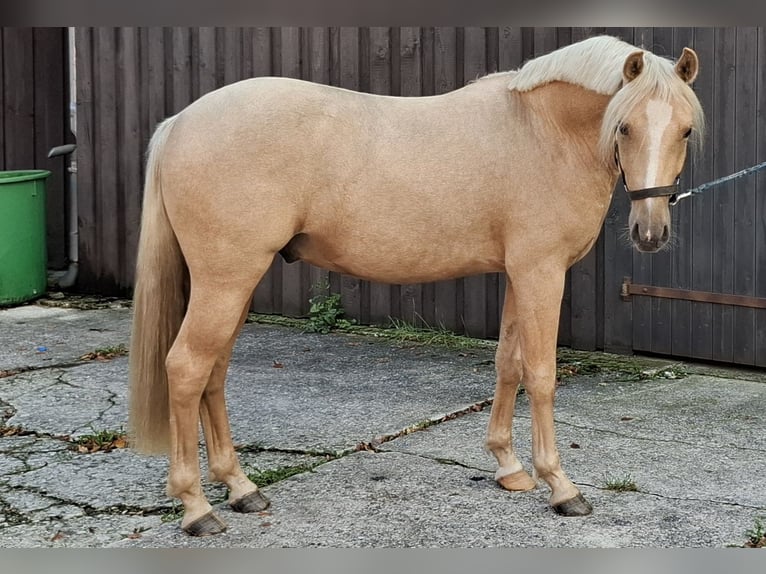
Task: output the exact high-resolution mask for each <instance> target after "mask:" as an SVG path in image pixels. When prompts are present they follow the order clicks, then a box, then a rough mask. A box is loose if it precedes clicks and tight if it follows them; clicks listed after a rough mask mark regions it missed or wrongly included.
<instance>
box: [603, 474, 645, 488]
mask: <svg viewBox="0 0 766 574" xmlns="http://www.w3.org/2000/svg"><path fill="white" fill-rule="evenodd" d="M604 489H605V490H612V491H614V492H638V486H636V482H635V481H634V480H633V477H631V476H630V475H629V474H625V475H623V476H605V477H604Z"/></svg>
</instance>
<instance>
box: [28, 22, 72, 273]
mask: <svg viewBox="0 0 766 574" xmlns="http://www.w3.org/2000/svg"><path fill="white" fill-rule="evenodd" d="M33 41H34V142H35V158H34V166H35V167H37V168H39V169H48V170H50V171H51V175H50V177H48V179H47V180H46V182H45V187H46V226H45V228H46V235H47V238H46V243H47V247H48V267H50V268H53V269H63V268H64V267H65V266H66V263H67V258H66V255H67V253H66V245H67V232H66V209H67V208H66V194H65V193H64V191H65V189H64V185H65V181H66V179H65V174H66V167H67V166H68V164H69V158H62V157H59V158H54V159H48V151H49V150H50V148H52V147H53V146H57V145H61V144H63V143H66V142H68V141H70V138H69V136H68V134H67V131H68V124H69V109H68V108H69V94H68V92H67V90H66V87H67V82H66V79H65V74H66V70H67V60H68V58H67V51H68V48H67V46H68V45H67V42H66V29H64V28H35V29H34V34H33ZM30 71H31V70H30ZM30 165H32V164H30Z"/></svg>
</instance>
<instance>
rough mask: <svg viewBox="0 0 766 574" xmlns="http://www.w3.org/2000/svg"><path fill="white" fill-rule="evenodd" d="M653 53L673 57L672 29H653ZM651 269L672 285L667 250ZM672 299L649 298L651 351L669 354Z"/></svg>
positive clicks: (654, 277)
mask: <svg viewBox="0 0 766 574" xmlns="http://www.w3.org/2000/svg"><path fill="white" fill-rule="evenodd" d="M654 46H655V47H654V50H653V51H654V53H655V54H657V55H658V56H663V57H668V58H671V57H673V53H672V50H673V29H672V28H655V29H654ZM650 257H651V264H652V271H651V279H650V284H651V285H659V286H661V287H670V286H672V279H671V255H670V251H669V250H662V251H658V252H657V253H653V254H651V255H650ZM672 305H673V304H672V301H671V300H670V299H664V298H662V297H655V298H652V299H651V321H652V338H651V345H650V347H649V349H648V350H650V351H651V352H653V353H658V354H662V355H669V354H670V352H671V340H672V326H671V321H672V317H673V314H672Z"/></svg>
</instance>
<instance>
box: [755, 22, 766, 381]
mask: <svg viewBox="0 0 766 574" xmlns="http://www.w3.org/2000/svg"><path fill="white" fill-rule="evenodd" d="M756 54H757V63H756V70H757V72H756V94H757V97H756V106H757V109H759V110H760V111H761V113H760V114H758V115H757V118H756V122H755V129H756V145H755V150H756V151H755V156H756V158H757V161H758V162H762V161H766V29H764V28H758V33H757V39H756ZM755 189H756V194H755V199H756V214H757V223H756V228H755V289H756V291H755V294H756V296H757V297H766V175H764V174H763V172H759V173H757V174H756V175H755ZM755 364H756V365H757V366H759V367H766V310H763V309H758V310H757V311H756V315H755Z"/></svg>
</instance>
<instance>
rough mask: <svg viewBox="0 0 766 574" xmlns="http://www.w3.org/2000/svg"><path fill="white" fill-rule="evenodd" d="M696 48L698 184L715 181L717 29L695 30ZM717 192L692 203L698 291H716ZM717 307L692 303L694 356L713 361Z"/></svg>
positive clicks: (693, 257) (693, 281) (693, 280)
mask: <svg viewBox="0 0 766 574" xmlns="http://www.w3.org/2000/svg"><path fill="white" fill-rule="evenodd" d="M694 41H695V43H694V49H695V51H696V52H697V55H698V57H699V59H700V73H699V76H698V77H697V80H696V81H695V82H694V91H695V92H696V94H697V97H698V98H699V100H700V103H701V104H702V107H703V109H704V110H705V116H706V121H707V136H706V137H705V141H704V142H703V145H702V148H701V150H700V155H699V157H698V158H697V161H695V162H694V166H693V174H694V175H693V177H694V181H695V183H696V184H701V183H705V182H708V181H711V180H713V179H714V178H715V172H714V169H713V142H715V141H716V139H717V137H718V127H717V126H716V125H715V113H716V110H715V105H716V101H715V92H716V86H717V81H718V74H717V72H716V68H717V66H718V65H720V63H721V60H720V58H716V56H717V49H716V44H715V42H716V38H715V31H714V29H713V28H696V29H695V30H694ZM715 194H716V190H715V189H711V190H709V191H708V192H707V193H703V194H702V195H699V196H697V197H695V198H693V199H690V200H688V201H690V202H691V204H692V205H691V210H692V221H693V222H694V226H693V228H692V230H691V239H692V254H691V262H692V274H691V275H692V276H691V287H692V289H696V290H698V291H712V290H713V274H714V272H715V271H714V269H713V258H712V251H713V234H712V229H713V217H714V215H713V214H714V212H715V209H716V207H715V204H716V201H717V200H716V195H715ZM713 307H714V305H713V304H712V303H692V305H691V314H692V316H691V332H692V334H691V337H692V349H691V354H690V356H691V357H694V358H698V359H712V358H713V338H714V334H713Z"/></svg>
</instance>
